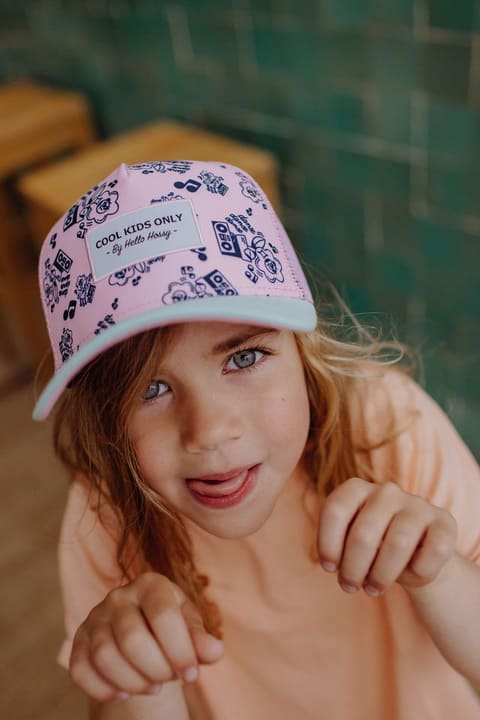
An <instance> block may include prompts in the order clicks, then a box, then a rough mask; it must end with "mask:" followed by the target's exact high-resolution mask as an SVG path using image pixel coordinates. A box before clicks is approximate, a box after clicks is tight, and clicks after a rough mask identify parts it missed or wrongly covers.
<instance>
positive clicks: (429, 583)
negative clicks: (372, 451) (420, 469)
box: [318, 478, 480, 686]
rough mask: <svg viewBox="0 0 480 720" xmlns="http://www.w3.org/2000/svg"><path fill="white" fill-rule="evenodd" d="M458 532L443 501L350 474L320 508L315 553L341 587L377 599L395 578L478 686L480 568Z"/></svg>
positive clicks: (455, 663) (440, 645)
mask: <svg viewBox="0 0 480 720" xmlns="http://www.w3.org/2000/svg"><path fill="white" fill-rule="evenodd" d="M456 537H457V524H456V522H455V519H454V518H453V516H452V515H451V514H450V513H449V512H447V511H446V510H444V509H443V508H440V507H436V506H435V505H432V504H431V503H430V502H428V501H427V500H424V499H423V498H420V497H418V496H416V495H411V494H410V493H407V492H405V491H404V490H402V489H401V488H400V487H399V486H398V485H395V484H393V483H384V484H381V485H377V484H375V483H370V482H367V481H366V480H362V479H361V478H350V479H349V480H347V481H346V482H344V483H343V484H342V485H340V486H339V487H337V488H335V490H333V492H332V493H331V494H330V495H329V496H328V497H327V498H326V500H325V503H324V505H323V507H322V510H321V513H320V522H319V530H318V554H319V559H320V562H321V564H322V565H323V567H324V569H325V570H327V571H329V572H337V573H338V580H339V584H340V586H341V587H342V589H343V590H345V591H346V592H349V593H354V592H356V591H358V590H360V589H361V588H363V589H364V590H365V592H366V593H367V594H368V595H371V596H372V597H374V598H375V597H379V596H381V595H383V593H384V592H385V591H386V590H387V589H388V588H389V587H390V586H391V585H392V584H393V583H395V582H397V583H399V585H401V586H402V587H403V588H404V590H406V592H407V593H408V594H409V596H410V597H411V599H412V602H413V603H414V606H415V608H416V610H417V612H418V615H419V617H420V619H421V620H422V622H423V623H424V625H425V627H426V628H427V630H428V632H429V633H430V635H431V637H432V640H433V642H434V643H435V644H436V645H437V647H438V649H439V650H440V652H441V653H442V654H443V655H444V657H445V659H446V660H447V661H448V662H449V663H450V664H451V665H452V667H454V668H455V669H456V670H457V671H458V672H460V673H462V674H463V675H464V676H465V677H466V678H468V679H469V680H470V681H471V682H473V683H474V684H475V685H478V686H480V568H479V567H478V566H477V565H475V564H474V563H473V562H471V561H470V560H467V559H465V558H464V557H462V556H461V555H460V554H459V553H458V552H455V543H456Z"/></svg>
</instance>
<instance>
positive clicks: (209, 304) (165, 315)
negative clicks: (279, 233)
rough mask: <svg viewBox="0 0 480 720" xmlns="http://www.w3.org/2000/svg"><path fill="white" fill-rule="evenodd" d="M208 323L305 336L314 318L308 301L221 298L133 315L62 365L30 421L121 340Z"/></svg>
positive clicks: (48, 408)
mask: <svg viewBox="0 0 480 720" xmlns="http://www.w3.org/2000/svg"><path fill="white" fill-rule="evenodd" d="M208 320H212V321H219V322H221V321H223V322H232V323H250V324H253V325H260V326H265V327H278V328H282V329H285V330H295V331H298V332H308V331H309V330H313V329H314V327H315V326H316V323H317V315H316V312H315V308H314V306H313V305H312V303H311V302H310V301H309V300H301V299H293V298H283V297H278V296H275V297H273V296H271V297H264V296H262V297H255V296H251V297H243V296H238V295H234V296H226V297H223V298H221V302H219V298H218V297H215V298H203V299H201V300H196V301H191V302H189V301H185V302H178V303H174V304H172V305H167V306H165V305H163V306H162V307H160V308H155V309H153V310H148V311H146V312H144V313H139V314H136V315H135V316H134V317H131V318H127V319H125V320H123V321H122V322H120V323H118V324H117V325H112V326H111V327H109V328H108V329H107V330H105V331H103V332H102V333H100V334H99V335H96V336H95V337H94V338H93V339H92V340H90V342H87V343H85V345H83V346H82V347H81V348H80V349H79V350H78V351H77V352H76V353H75V354H74V355H72V356H71V357H70V358H68V360H66V361H65V363H64V364H63V365H62V367H61V368H59V369H58V370H57V372H56V373H55V375H54V376H53V377H52V379H51V380H50V381H49V382H48V384H47V385H46V387H45V388H44V390H43V392H42V393H41V395H40V397H39V399H38V401H37V403H36V405H35V408H34V411H33V415H32V417H33V419H34V420H44V419H45V418H46V417H48V415H49V413H50V411H51V410H52V408H53V406H54V405H55V403H56V402H57V400H58V399H59V397H60V395H61V394H62V392H63V391H64V390H65V388H66V386H67V385H68V383H69V382H70V381H71V380H72V379H73V378H74V377H75V375H77V373H78V372H79V371H80V370H81V369H82V368H84V367H85V366H86V365H88V363H89V362H90V361H91V360H93V359H94V358H96V357H97V356H98V355H100V353H102V352H105V350H108V348H110V347H113V346H114V345H117V344H118V343H119V342H121V341H122V340H126V339H127V338H129V337H132V336H133V335H137V334H138V333H140V332H144V331H145V330H151V329H152V328H155V327H162V326H164V325H172V324H175V323H182V322H195V321H197V322H200V321H208Z"/></svg>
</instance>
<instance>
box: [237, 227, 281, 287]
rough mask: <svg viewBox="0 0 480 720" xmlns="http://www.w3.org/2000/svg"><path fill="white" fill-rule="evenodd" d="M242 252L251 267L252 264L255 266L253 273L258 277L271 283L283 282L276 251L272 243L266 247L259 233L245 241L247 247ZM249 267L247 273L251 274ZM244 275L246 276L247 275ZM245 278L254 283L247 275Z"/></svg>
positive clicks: (263, 238)
mask: <svg viewBox="0 0 480 720" xmlns="http://www.w3.org/2000/svg"><path fill="white" fill-rule="evenodd" d="M243 252H244V256H245V257H246V258H247V260H250V263H251V264H252V265H253V263H254V264H255V272H256V273H257V274H258V275H260V276H263V277H264V278H266V279H267V280H268V282H271V283H275V282H280V283H282V282H284V277H283V268H282V264H281V262H280V260H279V259H278V258H277V257H275V255H277V254H278V250H277V248H276V247H275V245H272V243H268V247H267V241H266V240H265V237H264V236H263V235H262V234H261V233H259V234H258V235H256V236H255V237H254V238H252V239H250V238H248V239H247V247H246V248H244V251H243ZM250 267H251V265H249V271H250V272H251V270H250ZM245 274H246V275H247V273H245ZM247 277H248V278H249V280H252V281H253V282H256V281H255V280H253V278H251V277H249V276H248V275H247Z"/></svg>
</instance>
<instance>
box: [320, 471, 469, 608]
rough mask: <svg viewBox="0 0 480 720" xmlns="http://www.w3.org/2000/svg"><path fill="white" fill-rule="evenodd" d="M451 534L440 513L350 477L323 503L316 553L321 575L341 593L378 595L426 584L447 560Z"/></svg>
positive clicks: (394, 488)
mask: <svg viewBox="0 0 480 720" xmlns="http://www.w3.org/2000/svg"><path fill="white" fill-rule="evenodd" d="M456 535H457V525H456V522H455V520H454V518H453V517H452V515H451V514H450V513H449V512H447V511H446V510H443V509H442V508H439V507H435V506H434V505H431V504H430V503H429V502H427V501H426V500H423V499H422V498H420V497H417V496H416V495H410V494H409V493H407V492H405V491H404V490H402V489H401V488H400V487H398V485H395V484H394V483H385V484H383V485H377V484H374V483H371V482H367V481H366V480H361V479H360V478H350V479H349V480H347V481H346V482H345V483H343V484H342V485H340V486H339V487H337V488H335V490H334V491H333V492H332V493H331V494H330V495H329V496H328V497H327V498H326V500H325V503H324V505H323V508H322V510H321V514H320V524H319V531H318V554H319V559H320V562H321V564H322V566H323V568H324V569H325V570H327V571H329V572H337V571H338V579H339V584H340V586H341V587H342V589H343V590H345V591H346V592H355V591H356V590H358V589H359V588H361V587H363V588H364V590H365V592H366V593H368V594H369V595H372V596H379V595H382V594H383V592H384V591H385V590H386V589H387V588H388V587H390V585H392V583H394V582H398V583H399V584H400V585H402V586H403V587H404V588H416V587H422V586H424V585H427V584H429V583H431V582H432V581H433V580H434V579H435V578H436V577H437V576H438V574H439V573H440V571H441V570H442V568H443V567H444V565H445V564H446V563H447V561H448V560H449V559H450V558H451V557H452V555H453V553H454V549H455V540H456Z"/></svg>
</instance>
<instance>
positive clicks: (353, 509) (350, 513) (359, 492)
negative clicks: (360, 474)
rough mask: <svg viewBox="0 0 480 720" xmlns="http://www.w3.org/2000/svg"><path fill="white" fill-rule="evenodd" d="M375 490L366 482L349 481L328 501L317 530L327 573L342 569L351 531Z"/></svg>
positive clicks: (320, 556)
mask: <svg viewBox="0 0 480 720" xmlns="http://www.w3.org/2000/svg"><path fill="white" fill-rule="evenodd" d="M375 487H376V486H375V485H374V484H373V483H369V482H367V481H366V480H361V479H360V478H350V479H349V480H347V481H346V482H344V483H343V484H342V485H340V486H339V487H337V488H335V490H334V491H333V492H332V493H331V494H330V495H329V496H328V497H327V499H326V500H325V503H324V505H323V507H322V510H321V512H320V519H319V526H318V555H319V558H320V561H321V562H322V565H324V567H325V569H328V570H335V569H336V568H338V567H339V565H340V562H341V559H342V554H343V546H344V543H345V538H346V535H347V531H348V527H349V525H350V523H351V522H352V520H353V518H354V517H355V515H356V514H357V512H358V511H359V510H360V508H361V507H362V505H363V504H364V503H365V501H366V500H367V498H368V497H369V496H370V495H371V493H372V492H373V491H374V490H375ZM325 563H327V565H326V564H325Z"/></svg>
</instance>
